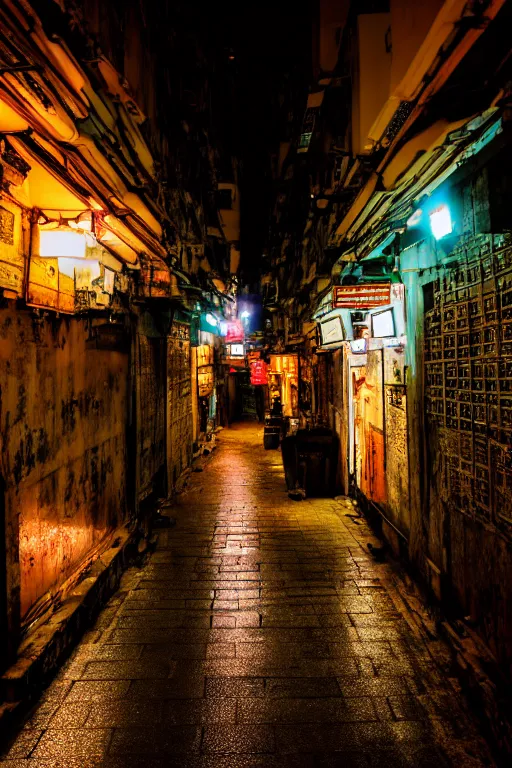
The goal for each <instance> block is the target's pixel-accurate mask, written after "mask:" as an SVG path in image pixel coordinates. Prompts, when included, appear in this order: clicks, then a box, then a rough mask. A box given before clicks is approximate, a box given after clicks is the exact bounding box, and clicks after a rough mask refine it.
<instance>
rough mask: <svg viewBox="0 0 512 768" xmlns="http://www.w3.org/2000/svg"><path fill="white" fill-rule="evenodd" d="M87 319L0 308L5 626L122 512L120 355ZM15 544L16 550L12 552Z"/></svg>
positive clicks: (124, 369) (123, 374) (124, 366)
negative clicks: (91, 336) (91, 332)
mask: <svg viewBox="0 0 512 768" xmlns="http://www.w3.org/2000/svg"><path fill="white" fill-rule="evenodd" d="M87 336H88V329H87V325H86V321H84V320H79V319H74V318H73V319H71V318H66V319H62V318H61V319H58V318H57V319H55V318H53V319H51V320H50V319H48V320H47V319H44V320H39V319H36V318H35V316H34V314H33V313H31V312H28V311H23V310H16V311H15V310H14V309H2V310H0V393H1V398H0V455H1V462H2V464H1V474H2V476H3V478H4V482H5V509H6V513H5V515H6V538H7V573H8V584H7V591H8V597H9V614H8V623H9V628H10V630H11V631H13V632H14V634H13V637H15V636H16V629H17V623H18V620H19V619H18V617H19V616H20V615H21V616H22V617H23V616H25V615H26V614H27V611H29V609H30V608H31V607H32V606H33V605H34V603H36V601H37V600H38V599H39V598H41V596H42V595H44V594H45V593H46V592H47V591H48V590H49V589H53V588H56V587H57V586H58V585H59V584H61V583H62V582H63V581H64V580H66V579H67V578H68V577H69V576H70V575H71V574H72V572H73V571H74V569H76V567H77V565H78V564H79V563H80V561H81V560H82V559H83V558H85V556H86V555H87V553H88V552H90V551H91V549H92V548H94V547H95V546H97V545H98V544H99V543H100V542H101V540H102V539H103V538H104V537H105V536H106V535H107V534H108V533H109V531H111V530H112V529H114V528H115V527H116V526H117V525H118V523H119V522H120V521H122V520H123V516H124V514H125V502H126V499H125V473H126V440H125V425H126V412H127V381H128V354H126V353H121V352H114V351H101V350H97V349H88V347H87V341H86V339H87ZM18 551H19V557H18Z"/></svg>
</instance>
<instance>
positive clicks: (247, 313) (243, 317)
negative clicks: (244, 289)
mask: <svg viewBox="0 0 512 768" xmlns="http://www.w3.org/2000/svg"><path fill="white" fill-rule="evenodd" d="M250 316H251V313H250V312H248V311H247V310H246V309H245V310H244V311H243V312H242V314H241V315H240V317H241V318H242V320H247V318H248V317H250Z"/></svg>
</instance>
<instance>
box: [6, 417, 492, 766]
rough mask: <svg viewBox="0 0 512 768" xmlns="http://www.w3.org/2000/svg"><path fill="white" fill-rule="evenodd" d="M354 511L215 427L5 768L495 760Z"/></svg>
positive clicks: (258, 436)
mask: <svg viewBox="0 0 512 768" xmlns="http://www.w3.org/2000/svg"><path fill="white" fill-rule="evenodd" d="M349 512H350V510H349V509H347V506H346V505H344V504H343V503H342V502H339V501H334V500H331V499H308V500H306V501H304V502H302V503H300V504H297V503H294V502H293V501H290V500H289V499H288V498H287V495H286V489H285V484H284V479H283V471H282V465H281V457H280V454H279V453H278V452H277V451H264V449H263V447H262V429H261V427H257V426H255V425H253V424H246V425H238V426H236V427H234V428H232V429H230V430H226V431H224V432H223V433H222V440H221V441H220V447H219V449H218V450H217V451H216V453H215V454H214V456H213V458H212V460H211V461H210V462H209V463H208V464H207V466H206V468H205V471H204V472H203V473H201V474H197V475H194V476H193V484H192V486H191V487H190V489H189V490H188V491H186V492H185V493H183V494H182V495H181V497H180V499H179V502H178V504H177V505H176V507H175V508H174V509H173V512H172V514H173V516H174V517H176V520H177V524H176V527H175V528H174V529H170V530H165V531H163V532H161V533H160V534H159V542H158V547H157V550H156V552H155V553H154V554H153V555H152V557H150V559H149V560H148V562H147V564H146V565H145V567H143V568H141V569H136V568H132V569H130V571H129V572H128V573H127V574H126V575H125V577H124V579H123V583H122V586H121V589H120V591H119V592H118V593H117V594H116V595H115V596H114V597H113V598H112V600H111V601H110V603H109V605H108V606H107V607H106V608H105V610H104V611H103V612H102V614H101V615H100V617H99V620H98V621H97V624H96V626H95V628H94V629H93V630H92V631H90V632H88V633H87V634H86V636H85V637H84V638H83V641H82V642H81V644H80V646H79V647H78V649H77V650H76V652H75V653H74V655H73V657H72V659H71V660H70V661H69V662H68V663H67V664H66V665H65V667H64V668H63V669H62V671H61V672H60V673H59V675H58V678H57V679H55V680H54V682H53V683H52V685H51V686H50V687H49V688H48V690H47V691H46V692H45V694H44V695H43V697H42V699H41V701H40V703H39V704H38V706H36V707H35V709H34V711H33V712H32V713H31V714H30V716H29V717H28V719H27V721H26V722H25V724H24V727H23V729H22V730H21V731H20V732H19V734H18V735H17V737H16V738H15V739H14V741H13V742H12V744H11V745H10V747H9V748H8V751H7V752H6V753H5V755H4V757H3V760H0V766H1V768H9V767H10V768H50V767H51V768H60V767H61V766H62V768H64V767H65V768H78V767H79V768H90V767H92V766H108V767H109V768H114V767H115V768H139V766H140V767H141V768H142V766H145V768H156V766H159V767H160V766H161V767H162V768H163V767H164V766H166V767H169V766H179V767H180V768H189V766H190V768H200V767H203V766H204V768H206V767H208V768H228V766H229V768H238V766H240V768H242V767H243V768H257V767H258V766H261V768H263V766H265V768H274V767H277V766H283V767H284V768H287V767H291V766H293V767H294V768H305V767H306V766H320V768H321V767H322V766H325V767H327V766H380V767H383V766H393V768H400V767H401V766H415V768H420V767H422V768H426V767H427V766H436V768H442V766H481V765H493V762H492V760H491V758H490V756H489V753H488V751H487V749H486V746H485V743H484V742H483V740H482V739H481V738H480V736H479V735H478V732H477V730H476V728H475V725H474V724H473V723H472V722H471V719H470V717H469V716H468V714H467V711H466V709H465V705H464V701H463V699H462V698H461V697H460V696H459V694H458V693H457V689H456V685H455V683H454V681H453V680H451V679H449V678H448V677H447V676H446V675H445V673H444V672H443V670H442V669H441V668H440V666H439V665H438V664H437V663H436V661H435V659H434V658H433V657H432V656H431V655H430V653H429V649H428V647H427V645H426V644H425V643H424V641H423V638H422V634H421V631H420V629H419V628H418V627H417V626H416V625H415V624H414V622H413V621H412V619H411V617H410V616H409V615H408V614H407V610H406V608H405V606H404V604H403V603H402V602H401V601H400V599H399V598H398V596H397V593H396V590H395V589H394V588H393V587H392V586H391V584H392V580H391V578H390V577H391V567H390V566H389V565H388V564H386V563H380V562H376V561H375V560H374V559H373V558H372V557H371V555H370V554H369V551H368V548H367V541H368V538H369V530H368V528H367V527H366V525H365V524H360V525H358V524H356V522H354V519H353V517H352V518H351V517H348V516H347V515H348V513H349Z"/></svg>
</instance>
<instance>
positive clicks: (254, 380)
mask: <svg viewBox="0 0 512 768" xmlns="http://www.w3.org/2000/svg"><path fill="white" fill-rule="evenodd" d="M267 367H268V366H267V364H266V363H265V361H264V360H251V384H254V385H258V384H268V378H267Z"/></svg>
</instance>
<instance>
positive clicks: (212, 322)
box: [206, 312, 217, 325]
mask: <svg viewBox="0 0 512 768" xmlns="http://www.w3.org/2000/svg"><path fill="white" fill-rule="evenodd" d="M206 322H207V323H209V324H210V325H217V318H216V317H214V316H213V315H212V314H211V312H208V314H207V315H206Z"/></svg>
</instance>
